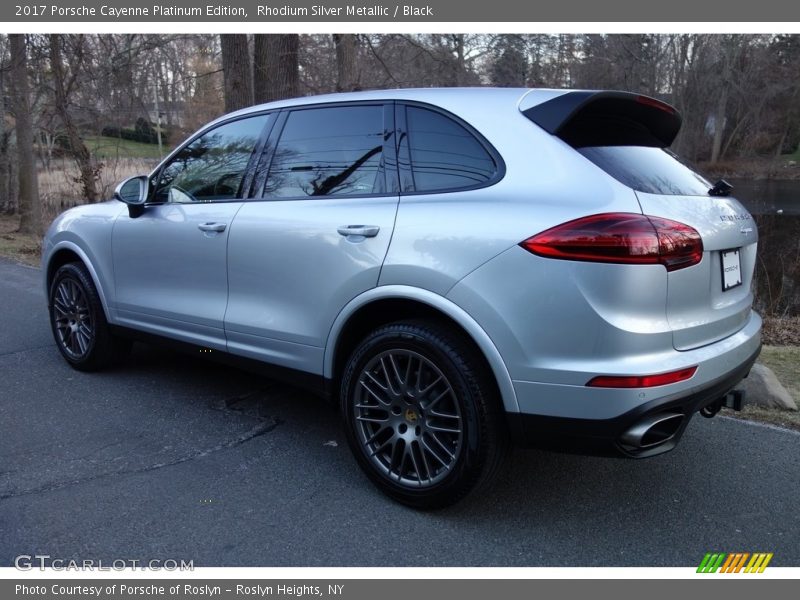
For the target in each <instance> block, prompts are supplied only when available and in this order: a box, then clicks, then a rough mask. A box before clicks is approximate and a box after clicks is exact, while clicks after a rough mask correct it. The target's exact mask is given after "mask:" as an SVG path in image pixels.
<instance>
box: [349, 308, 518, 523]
mask: <svg viewBox="0 0 800 600" xmlns="http://www.w3.org/2000/svg"><path fill="white" fill-rule="evenodd" d="M340 402H341V412H342V417H343V420H344V425H345V430H346V434H347V440H348V443H349V444H350V448H351V450H352V451H353V454H354V455H355V457H356V460H357V462H358V463H359V465H360V466H361V468H362V469H363V470H364V472H365V473H366V474H367V476H368V477H369V478H370V479H371V480H372V482H373V483H374V484H375V485H376V486H377V487H378V488H379V489H380V490H381V491H383V492H384V493H385V494H387V495H388V496H390V497H391V498H393V499H394V500H397V501H398V502H401V503H403V504H406V505H408V506H412V507H414V508H419V509H435V508H442V507H445V506H448V505H451V504H454V503H456V502H458V501H459V500H461V499H462V498H463V497H464V496H466V495H467V494H468V493H469V492H470V491H472V490H473V489H475V488H477V487H484V486H487V485H488V484H489V483H490V482H491V481H492V479H493V477H494V475H495V474H496V472H497V469H498V467H499V466H500V465H501V464H502V462H503V460H504V458H505V456H506V454H507V452H508V447H509V437H508V432H507V430H506V427H505V420H504V414H503V410H502V404H501V402H500V398H499V396H498V392H497V387H496V384H495V382H494V380H493V378H492V374H491V372H490V371H489V369H488V367H487V366H486V364H485V363H484V361H483V359H482V357H481V356H480V355H479V354H478V352H477V350H475V349H474V347H473V346H472V344H470V343H469V342H468V341H467V340H466V339H465V338H464V336H463V335H462V334H460V333H458V332H456V331H453V330H452V329H450V328H448V327H445V326H443V325H441V324H439V323H438V322H436V321H429V320H413V321H405V322H397V323H392V324H389V325H385V326H383V327H381V328H379V329H377V330H375V331H374V332H372V333H371V334H370V335H368V336H367V337H366V338H365V339H364V340H363V341H362V342H361V343H360V344H359V345H358V347H357V348H356V349H355V351H354V352H353V354H352V355H351V357H350V359H349V360H348V362H347V365H346V367H345V369H344V373H343V376H342V383H341V390H340Z"/></svg>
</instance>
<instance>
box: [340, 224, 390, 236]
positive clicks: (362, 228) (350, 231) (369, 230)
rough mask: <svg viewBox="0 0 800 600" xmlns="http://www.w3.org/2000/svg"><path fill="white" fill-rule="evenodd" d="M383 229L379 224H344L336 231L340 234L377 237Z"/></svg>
mask: <svg viewBox="0 0 800 600" xmlns="http://www.w3.org/2000/svg"><path fill="white" fill-rule="evenodd" d="M380 230H381V228H380V227H378V226H377V225H342V226H341V227H339V228H338V229H337V230H336V231H338V232H339V234H340V235H344V236H349V235H360V236H362V237H375V236H376V235H378V232H379V231H380Z"/></svg>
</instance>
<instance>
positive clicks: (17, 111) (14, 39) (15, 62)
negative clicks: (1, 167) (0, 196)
mask: <svg viewBox="0 0 800 600" xmlns="http://www.w3.org/2000/svg"><path fill="white" fill-rule="evenodd" d="M8 38H9V42H10V46H11V109H12V111H13V114H14V118H15V119H16V122H17V124H16V129H17V164H18V174H19V232H20V233H34V234H39V233H41V230H42V205H41V202H40V201H39V186H38V180H37V178H36V159H35V158H34V156H33V124H32V121H31V113H30V106H29V102H30V99H29V98H30V91H29V89H28V88H29V86H28V57H27V45H26V42H25V36H24V35H22V34H19V33H15V34H9V36H8Z"/></svg>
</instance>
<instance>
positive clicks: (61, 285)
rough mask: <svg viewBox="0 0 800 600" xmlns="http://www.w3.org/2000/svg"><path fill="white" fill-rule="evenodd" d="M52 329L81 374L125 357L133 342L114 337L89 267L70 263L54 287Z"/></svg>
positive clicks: (51, 311) (51, 313) (51, 302)
mask: <svg viewBox="0 0 800 600" xmlns="http://www.w3.org/2000/svg"><path fill="white" fill-rule="evenodd" d="M49 309H50V326H51V328H52V330H53V337H54V338H55V341H56V346H58V350H59V351H60V352H61V355H62V356H63V357H64V358H65V359H66V360H67V362H68V363H69V364H70V365H72V366H73V367H74V368H76V369H78V370H80V371H95V370H97V369H101V368H103V367H106V366H108V365H110V364H111V363H113V362H114V361H115V360H117V359H119V358H121V357H122V356H124V355H125V354H126V353H127V352H128V351H129V350H130V347H131V342H130V341H128V340H125V339H121V338H118V337H115V336H114V335H112V334H111V331H110V330H109V327H108V322H107V321H106V315H105V312H104V311H103V305H102V302H101V301H100V296H99V295H98V293H97V289H96V288H95V286H94V282H93V281H92V278H91V276H90V275H89V272H88V271H87V270H86V267H85V266H83V265H82V264H80V263H68V264H65V265H63V266H62V267H60V268H59V269H58V271H56V273H55V275H54V276H53V281H52V282H51V284H50V296H49Z"/></svg>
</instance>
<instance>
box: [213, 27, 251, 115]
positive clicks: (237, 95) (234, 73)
mask: <svg viewBox="0 0 800 600" xmlns="http://www.w3.org/2000/svg"><path fill="white" fill-rule="evenodd" d="M219 39H220V44H221V45H222V70H223V75H224V79H225V112H231V111H234V110H239V109H240V108H246V107H248V106H252V105H253V80H252V71H251V69H250V48H249V46H248V44H247V35H245V34H239V33H236V34H233V33H224V34H221V35H220V36H219Z"/></svg>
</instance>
